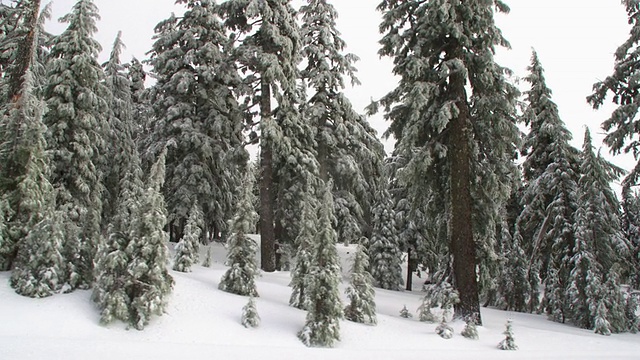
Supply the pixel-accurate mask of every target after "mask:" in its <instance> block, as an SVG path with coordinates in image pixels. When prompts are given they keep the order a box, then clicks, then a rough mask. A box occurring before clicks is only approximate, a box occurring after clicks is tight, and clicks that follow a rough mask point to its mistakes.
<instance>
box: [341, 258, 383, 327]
mask: <svg viewBox="0 0 640 360" xmlns="http://www.w3.org/2000/svg"><path fill="white" fill-rule="evenodd" d="M368 268H369V256H368V255H367V252H366V250H365V248H364V246H362V245H359V246H358V250H357V252H356V255H355V258H354V261H353V267H352V269H351V283H350V284H349V287H348V288H347V291H346V293H347V297H348V298H349V300H350V303H349V305H347V307H346V308H345V309H344V316H345V318H346V319H347V320H351V321H354V322H358V323H363V324H364V323H368V324H372V325H375V324H376V323H377V319H376V303H375V301H374V296H375V293H374V291H373V277H372V276H371V274H370V273H369V271H367V269H368Z"/></svg>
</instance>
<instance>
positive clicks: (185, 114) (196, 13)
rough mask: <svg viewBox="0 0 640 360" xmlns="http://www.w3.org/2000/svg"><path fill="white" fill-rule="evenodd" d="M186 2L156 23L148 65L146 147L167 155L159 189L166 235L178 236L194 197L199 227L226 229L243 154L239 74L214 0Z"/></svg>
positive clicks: (244, 158) (215, 230)
mask: <svg viewBox="0 0 640 360" xmlns="http://www.w3.org/2000/svg"><path fill="white" fill-rule="evenodd" d="M176 3H177V4H179V5H182V6H184V7H185V11H184V14H183V15H182V16H180V17H175V16H173V15H172V16H171V17H170V18H169V19H167V20H164V21H162V22H161V23H159V24H158V25H157V26H156V29H155V31H156V35H155V37H154V39H155V42H154V44H153V47H152V50H151V52H150V60H149V64H150V65H151V66H152V68H153V69H152V74H153V76H154V77H155V78H156V79H157V82H156V84H155V85H154V86H153V88H152V89H150V93H151V99H152V104H153V109H154V113H155V118H154V120H153V124H152V127H153V128H152V129H149V131H150V132H151V138H149V139H147V140H146V142H147V144H146V150H147V151H146V152H147V153H148V154H151V155H153V156H157V154H158V153H160V152H161V151H162V150H163V149H164V147H165V146H166V147H167V148H168V153H167V176H166V184H165V186H164V188H163V191H164V195H165V198H166V200H167V207H168V211H169V221H170V224H171V232H170V235H171V240H172V241H178V240H179V239H180V238H182V234H183V232H184V227H185V225H186V221H187V217H188V212H189V210H190V209H191V206H192V205H193V203H194V202H195V200H196V199H197V200H198V201H199V202H200V206H201V207H202V211H203V214H204V219H205V224H203V225H204V233H213V234H220V233H226V229H227V221H228V220H229V219H231V217H232V216H233V211H234V207H233V205H234V202H235V201H236V200H235V198H236V194H237V189H239V188H240V184H241V183H240V180H241V176H242V175H241V170H243V169H244V165H245V164H246V161H247V159H248V155H247V153H246V151H245V150H244V148H243V147H242V141H243V138H242V136H243V135H242V130H243V118H242V112H241V111H240V107H239V104H238V102H237V101H236V98H235V96H234V94H233V91H234V89H236V88H239V87H240V83H241V78H240V76H239V74H238V70H237V69H236V66H235V64H236V62H235V61H233V60H230V59H229V57H228V55H229V48H228V46H229V44H228V43H229V39H228V37H227V34H226V33H225V29H224V27H223V24H222V21H221V19H220V17H219V16H218V15H217V13H216V9H217V6H218V5H217V4H216V2H215V1H213V0H178V1H176Z"/></svg>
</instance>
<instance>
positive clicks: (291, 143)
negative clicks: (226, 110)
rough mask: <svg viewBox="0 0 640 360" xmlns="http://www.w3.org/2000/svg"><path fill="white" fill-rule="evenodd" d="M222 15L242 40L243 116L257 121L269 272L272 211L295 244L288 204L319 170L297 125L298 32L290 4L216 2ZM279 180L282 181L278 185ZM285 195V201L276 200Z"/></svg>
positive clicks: (280, 0) (303, 128)
mask: <svg viewBox="0 0 640 360" xmlns="http://www.w3.org/2000/svg"><path fill="white" fill-rule="evenodd" d="M220 14H221V16H222V17H223V18H225V25H226V26H227V28H228V29H229V30H230V31H232V32H233V33H235V34H237V35H238V36H237V38H238V39H241V40H239V43H238V44H237V46H236V48H235V50H234V58H235V60H236V61H237V62H238V63H239V64H240V66H241V70H243V71H244V72H245V73H246V76H245V78H244V83H243V87H242V89H241V90H240V93H241V94H242V95H243V96H246V97H247V98H248V102H247V103H248V104H249V107H248V108H247V109H246V111H247V115H248V116H247V117H248V118H249V120H250V123H253V122H254V121H253V119H252V117H253V114H252V112H253V111H255V113H256V115H257V117H259V132H260V169H261V175H260V177H259V178H260V235H261V250H260V254H261V264H260V267H261V268H262V270H264V271H267V272H271V271H275V270H276V268H277V264H276V233H275V228H274V224H276V221H274V220H275V218H274V216H275V212H276V209H278V212H279V213H280V216H279V226H281V227H282V228H283V229H284V230H285V231H286V234H284V236H283V237H284V238H285V239H286V241H293V239H295V237H296V236H297V233H298V231H299V224H300V223H299V219H298V218H296V216H299V215H300V211H299V209H297V210H296V208H293V207H292V206H296V205H299V202H298V201H297V200H298V199H297V198H295V197H296V196H300V195H302V194H303V193H304V192H305V190H308V189H307V188H308V187H309V184H308V183H307V181H309V180H313V177H312V176H309V172H310V171H311V172H313V171H314V168H315V169H317V165H316V163H315V157H314V156H312V155H313V149H312V148H311V147H310V145H311V142H310V137H309V136H310V132H309V131H308V130H307V129H308V124H305V123H303V122H301V118H300V116H299V112H298V106H299V104H300V102H301V100H300V99H301V94H300V93H299V91H298V90H299V89H298V88H297V84H296V80H297V79H298V69H297V66H298V63H299V62H300V35H299V28H298V25H297V23H296V21H295V11H294V9H293V8H292V7H291V5H290V0H265V1H246V0H228V1H225V2H223V3H221V4H220ZM272 98H273V99H275V101H276V102H277V104H278V106H277V108H273V106H272V105H273V104H272ZM251 104H257V107H258V109H257V110H256V109H253V108H252V106H251ZM274 169H278V171H277V173H276V171H275V170H274ZM316 171H317V170H316ZM277 177H279V178H281V179H279V180H278V182H276V181H275V179H276V178H277ZM286 195H288V196H289V197H288V198H285V199H282V198H278V197H281V196H286ZM276 204H278V205H277V206H276ZM288 211H291V212H288ZM281 232H282V231H281ZM279 235H283V234H279Z"/></svg>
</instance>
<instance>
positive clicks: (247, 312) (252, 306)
mask: <svg viewBox="0 0 640 360" xmlns="http://www.w3.org/2000/svg"><path fill="white" fill-rule="evenodd" d="M241 322H242V326H244V327H246V328H249V327H252V328H256V327H258V326H259V325H260V315H258V310H257V309H256V300H255V298H254V297H253V296H250V297H249V302H247V305H245V306H244V307H243V308H242V320H241Z"/></svg>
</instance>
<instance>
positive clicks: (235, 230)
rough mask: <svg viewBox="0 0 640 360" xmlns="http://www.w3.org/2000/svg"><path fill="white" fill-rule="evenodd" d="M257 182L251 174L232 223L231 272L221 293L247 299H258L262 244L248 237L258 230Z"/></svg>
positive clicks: (224, 277) (248, 175)
mask: <svg viewBox="0 0 640 360" xmlns="http://www.w3.org/2000/svg"><path fill="white" fill-rule="evenodd" d="M253 182H254V180H253V173H252V172H251V171H247V172H246V175H245V179H244V184H245V185H244V186H243V188H242V193H241V195H240V199H239V201H238V204H237V210H236V215H235V216H234V217H233V219H232V221H231V226H230V230H231V235H230V236H229V239H228V241H227V248H228V253H227V262H226V264H225V265H227V266H230V268H229V269H228V270H227V271H226V272H225V273H224V275H223V276H222V279H220V284H219V285H218V287H219V288H220V290H223V291H226V292H230V293H233V294H238V295H244V296H258V291H257V290H256V283H255V278H256V276H257V275H258V272H259V270H258V265H257V263H256V255H257V251H258V244H257V243H256V241H255V240H253V239H252V238H250V237H249V236H248V235H247V234H249V233H251V231H252V230H253V229H254V227H255V222H256V220H257V218H258V214H257V213H256V211H255V210H254V208H253Z"/></svg>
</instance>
